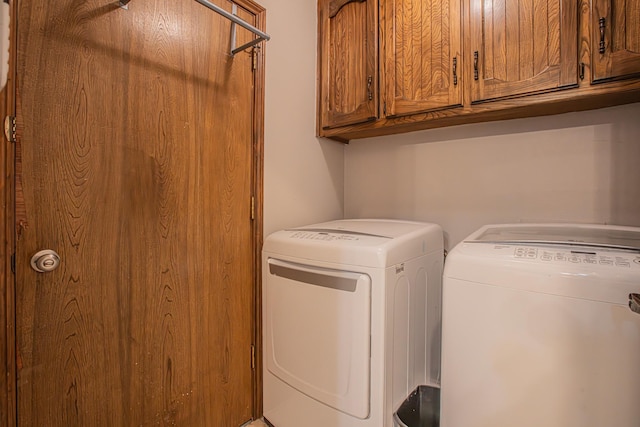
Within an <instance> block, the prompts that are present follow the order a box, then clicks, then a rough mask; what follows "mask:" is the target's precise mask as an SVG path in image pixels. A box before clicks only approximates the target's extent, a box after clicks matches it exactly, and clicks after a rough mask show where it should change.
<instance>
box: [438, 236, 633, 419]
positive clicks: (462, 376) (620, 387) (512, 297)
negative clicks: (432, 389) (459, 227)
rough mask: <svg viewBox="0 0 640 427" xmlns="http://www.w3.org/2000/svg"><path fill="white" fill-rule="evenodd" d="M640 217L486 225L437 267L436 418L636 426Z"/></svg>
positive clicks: (457, 247)
mask: <svg viewBox="0 0 640 427" xmlns="http://www.w3.org/2000/svg"><path fill="white" fill-rule="evenodd" d="M639 294H640V228H632V227H616V226H604V225H571V224H557V225H549V224H546V225H545V224H511V225H490V226H485V227H483V228H481V229H480V230H478V231H477V232H475V233H473V234H472V235H470V236H469V237H468V238H467V239H466V240H465V241H464V242H462V243H460V244H459V245H457V246H456V247H455V248H454V250H453V251H451V252H450V253H449V256H448V257H447V262H446V265H445V271H444V279H443V326H442V384H441V414H440V421H441V424H440V425H441V426H442V427H488V426H492V427H507V426H517V427H541V426H544V427H603V426H611V427H638V426H640V412H638V408H639V405H640V314H638V312H640V295H639Z"/></svg>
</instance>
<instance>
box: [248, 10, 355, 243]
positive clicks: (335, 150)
mask: <svg viewBox="0 0 640 427" xmlns="http://www.w3.org/2000/svg"><path fill="white" fill-rule="evenodd" d="M259 3H260V4H261V5H262V6H263V7H265V8H266V9H267V33H268V34H269V35H270V36H271V40H270V41H269V42H267V43H266V46H265V49H266V61H267V64H266V94H265V95H266V99H265V142H264V145H265V147H264V156H265V157H264V199H265V201H264V233H265V236H267V235H269V234H270V233H272V232H273V231H276V230H279V229H282V228H287V227H294V226H298V225H305V224H311V223H315V222H321V221H326V220H331V219H338V218H342V217H343V212H344V211H343V199H344V176H343V171H344V145H343V144H340V143H337V142H334V141H329V140H325V139H320V138H316V137H315V134H316V131H315V129H316V128H315V123H316V122H315V120H316V50H317V48H316V33H317V24H316V22H317V20H316V9H317V6H316V5H317V3H316V0H259Z"/></svg>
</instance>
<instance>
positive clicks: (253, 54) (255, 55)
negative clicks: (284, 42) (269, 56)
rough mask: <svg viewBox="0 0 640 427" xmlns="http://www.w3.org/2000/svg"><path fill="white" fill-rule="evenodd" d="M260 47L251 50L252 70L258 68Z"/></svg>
mask: <svg viewBox="0 0 640 427" xmlns="http://www.w3.org/2000/svg"><path fill="white" fill-rule="evenodd" d="M258 49H259V48H258V47H254V48H253V49H252V50H251V70H252V71H255V70H257V69H258Z"/></svg>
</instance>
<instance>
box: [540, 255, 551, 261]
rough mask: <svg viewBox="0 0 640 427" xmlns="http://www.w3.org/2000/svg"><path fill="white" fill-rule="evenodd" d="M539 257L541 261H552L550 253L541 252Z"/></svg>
mask: <svg viewBox="0 0 640 427" xmlns="http://www.w3.org/2000/svg"><path fill="white" fill-rule="evenodd" d="M540 259H541V260H542V261H553V256H551V254H542V256H541V257H540Z"/></svg>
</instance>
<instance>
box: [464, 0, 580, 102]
mask: <svg viewBox="0 0 640 427" xmlns="http://www.w3.org/2000/svg"><path fill="white" fill-rule="evenodd" d="M469 4H470V9H469V10H470V17H471V26H470V29H471V32H470V47H471V49H470V53H469V55H470V56H469V58H470V59H471V62H472V64H471V65H472V66H473V68H474V70H473V74H472V75H473V76H474V77H473V78H474V80H475V81H474V82H473V84H472V88H473V89H472V101H475V102H477V101H483V100H488V99H494V98H502V97H511V96H518V95H523V94H527V93H531V92H539V91H546V90H553V89H558V88H561V87H564V86H571V85H576V84H577V81H578V77H577V37H578V33H577V31H578V25H577V2H575V1H572V0H469Z"/></svg>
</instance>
